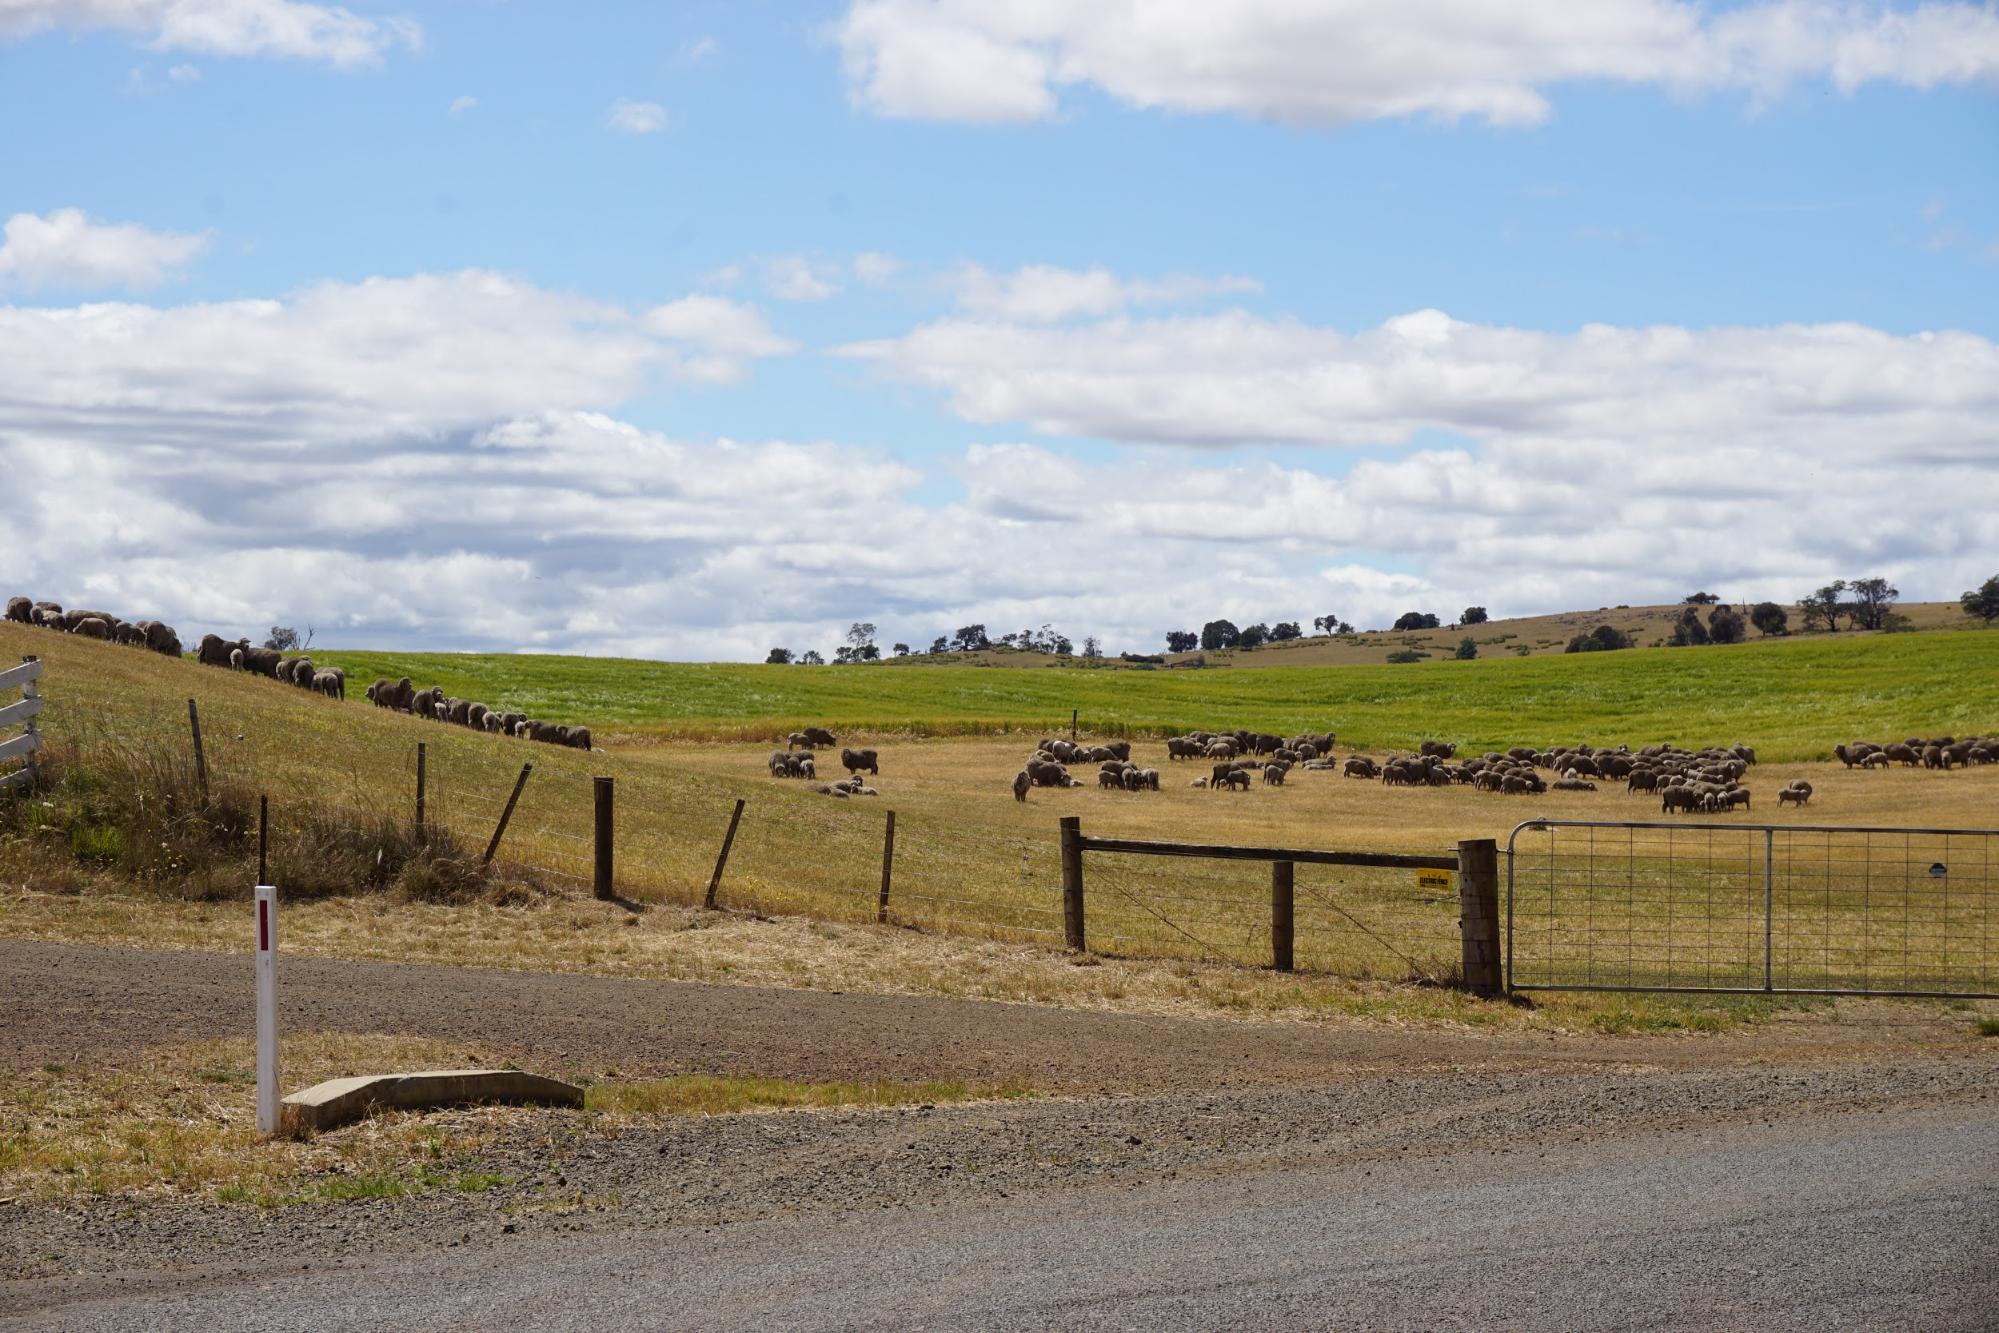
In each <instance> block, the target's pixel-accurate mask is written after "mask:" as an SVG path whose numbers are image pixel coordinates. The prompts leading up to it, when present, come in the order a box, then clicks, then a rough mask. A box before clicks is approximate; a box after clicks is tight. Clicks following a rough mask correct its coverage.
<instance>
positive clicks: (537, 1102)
mask: <svg viewBox="0 0 1999 1333" xmlns="http://www.w3.org/2000/svg"><path fill="white" fill-rule="evenodd" d="M480 1103H488V1104H499V1105H505V1106H568V1107H574V1108H576V1109H578V1110H580V1109H582V1106H583V1089H581V1088H579V1087H576V1086H575V1085H574V1084H570V1083H564V1082H562V1081H560V1080H559V1079H552V1078H544V1077H543V1076H542V1075H540V1074H529V1073H524V1072H522V1071H521V1070H518V1069H428V1070H422V1071H420V1072H417V1073H413V1074H363V1075H360V1076H359V1077H355V1078H333V1079H328V1080H327V1081H326V1082H324V1083H319V1084H315V1085H314V1086H312V1087H310V1088H307V1089H305V1090H304V1091H303V1092H295V1093H293V1094H292V1095H291V1096H289V1097H287V1098H285V1100H284V1104H283V1106H282V1108H281V1110H280V1115H279V1125H278V1128H279V1132H280V1133H283V1134H302V1133H305V1132H307V1131H312V1132H315V1133H316V1132H319V1131H321V1130H327V1129H333V1128H336V1127H337V1126H340V1125H345V1124H347V1123H349V1122H351V1121H355V1120H359V1119H361V1118H362V1117H364V1116H368V1115H372V1114H374V1113H375V1112H376V1111H420V1110H428V1109H430V1108H432V1107H438V1106H468V1105H478V1104H480Z"/></svg>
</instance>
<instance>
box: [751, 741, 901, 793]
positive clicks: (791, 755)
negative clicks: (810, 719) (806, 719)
mask: <svg viewBox="0 0 1999 1333" xmlns="http://www.w3.org/2000/svg"><path fill="white" fill-rule="evenodd" d="M839 743H840V742H839V738H837V737H836V736H834V735H833V733H832V732H830V731H828V730H826V729H825V728H824V727H807V728H806V729H805V730H803V731H794V732H792V733H791V735H790V736H789V737H788V738H787V739H786V741H785V747H784V748H783V749H782V750H772V751H771V752H770V775H771V776H772V777H774V778H805V779H808V780H816V779H817V778H818V776H819V759H818V754H817V747H820V746H825V747H826V748H828V749H831V748H832V747H833V746H835V745H838V744H839ZM840 766H841V767H842V768H845V769H846V770H847V776H846V777H844V778H842V779H841V780H840V781H838V782H816V781H815V782H814V786H813V787H812V790H813V791H815V792H818V793H819V794H820V795H821V796H835V797H848V796H879V795H881V793H880V792H878V791H876V790H875V789H874V788H873V787H870V786H868V785H867V784H865V783H863V782H862V781H861V777H860V775H861V773H862V772H863V771H865V772H866V773H867V774H868V775H869V776H870V777H880V776H881V759H880V756H878V755H877V754H876V753H875V752H874V751H873V750H853V749H843V750H841V751H840Z"/></svg>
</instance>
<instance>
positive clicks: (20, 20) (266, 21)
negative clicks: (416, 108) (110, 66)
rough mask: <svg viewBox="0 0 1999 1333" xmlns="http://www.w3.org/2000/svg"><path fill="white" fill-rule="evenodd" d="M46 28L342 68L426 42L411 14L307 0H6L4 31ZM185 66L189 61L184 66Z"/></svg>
mask: <svg viewBox="0 0 1999 1333" xmlns="http://www.w3.org/2000/svg"><path fill="white" fill-rule="evenodd" d="M47 29H71V30H92V29H104V30H110V31H116V32H124V33H129V34H131V35H133V36H135V37H140V38H142V39H145V40H146V41H147V42H148V44H149V45H151V46H152V47H154V48H155V49H156V50H161V51H199V52H203V53H205V54H208V55H218V56H282V57H290V58H293V59H298V60H316V61H323V62H325V63H326V64H329V65H334V66H336V67H339V68H353V67H357V66H372V65H379V64H381V63H382V58H383V56H385V55H386V54H387V53H388V52H389V51H390V50H391V49H393V48H395V47H397V46H406V47H410V48H416V47H419V46H421V45H422V42H423V30H422V28H420V27H419V26H418V25H417V24H416V23H415V22H413V21H411V20H409V19H406V18H368V17H365V16H363V15H360V14H356V13H354V12H353V11H352V10H349V9H346V8H344V7H342V6H339V5H318V4H308V3H304V0H6V3H4V4H0V39H5V38H20V37H26V36H30V35H32V34H34V33H37V32H42V31H44V30H47ZM180 68H183V69H184V68H189V67H187V66H181V67H180Z"/></svg>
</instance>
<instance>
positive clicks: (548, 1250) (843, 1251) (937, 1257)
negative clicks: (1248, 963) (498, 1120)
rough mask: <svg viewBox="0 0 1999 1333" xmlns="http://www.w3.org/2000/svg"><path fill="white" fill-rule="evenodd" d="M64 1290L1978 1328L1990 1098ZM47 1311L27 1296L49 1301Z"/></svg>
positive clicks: (1026, 1313) (92, 1299) (105, 1312)
mask: <svg viewBox="0 0 1999 1333" xmlns="http://www.w3.org/2000/svg"><path fill="white" fill-rule="evenodd" d="M265 1253H267V1254H268V1255H269V1256H270V1259H271V1261H272V1265H273V1268H274V1269H275V1271H273V1268H266V1269H265V1270H264V1271H263V1272H262V1273H261V1274H259V1273H258V1272H257V1271H256V1269H254V1268H252V1269H250V1270H247V1271H235V1272H215V1273H212V1274H210V1275H208V1276H206V1277H205V1278H203V1279H201V1280H196V1281H191V1282H181V1283H179V1284H177V1285H169V1286H161V1287H155V1288H153V1289H151V1290H133V1291H125V1292H120V1291H118V1290H117V1288H116V1286H115V1284H101V1285H99V1286H98V1287H97V1289H96V1290H94V1291H87V1292H86V1291H76V1292H74V1293H72V1294H71V1295H70V1296H69V1297H68V1298H67V1299H64V1298H61V1297H59V1296H57V1295H56V1293H54V1292H52V1291H48V1290H44V1291H43V1292H41V1293H39V1295H40V1296H42V1297H43V1298H44V1299H41V1300H36V1299H34V1294H30V1293H25V1292H22V1291H20V1290H19V1289H18V1288H17V1289H16V1291H15V1292H14V1294H15V1295H16V1296H22V1295H26V1296H28V1298H29V1299H28V1300H27V1301H26V1302H24V1303H23V1306H22V1308H21V1309H20V1310H19V1312H18V1313H19V1315H20V1317H21V1322H22V1324H23V1326H26V1325H28V1324H33V1325H34V1326H36V1327H40V1328H57V1329H68V1328H74V1329H93V1330H112V1329H148V1330H151V1329H163V1328H200V1329H203V1330H206V1331H209V1333H215V1331H219V1330H231V1329H264V1328H273V1327H307V1326H310V1327H321V1328H335V1329H339V1328H356V1329H359V1328H402V1327H502V1326H511V1327H522V1326H526V1327H535V1328H548V1329H572V1328H573V1329H594V1328H607V1327H615V1328H624V1327H632V1328H638V1327H649V1328H676V1329H677V1328H686V1329H695V1328H699V1329H746V1330H747V1329H772V1328H1108V1329H1126V1328H1130V1329H1180V1328H1188V1329H1197V1328H1218V1327H1250V1326H1254V1327H1258V1328H1326V1327H1358V1328H1402V1327H1411V1328H1415V1327H1420V1328H1479V1329H1488V1328H1562V1329H1573V1330H1584V1329H1630V1328H1744V1329H1756V1330H1759V1331H1774V1330H1788V1329H1798V1330H1812V1331H1813V1333H1822V1331H1823V1330H1832V1329H1875V1328H1887V1327H1894V1328H1899V1329H1962V1330H1971V1329H1989V1328H1991V1327H1992V1326H1993V1317H1994V1311H1996V1310H1999V1270H1995V1268H1994V1265H1993V1263H1992V1260H1993V1258H1994V1257H1995V1254H1999V1116H1995V1114H1994V1108H1993V1107H1992V1104H1991V1103H1990V1102H1989V1101H1986V1100H1983V1099H1982V1098H1975V1097H1974V1098H1970V1099H1964V1098H1959V1099H1954V1100H1949V1101H1945V1102H1943V1103H1932V1104H1929V1105H1921V1106H1909V1105H1904V1106H1899V1107H1895V1108H1893V1110H1892V1112H1890V1111H1889V1109H1888V1108H1886V1107H1875V1108H1869V1109H1865V1110H1855V1109H1848V1110H1845V1111H1838V1112H1831V1113H1827V1112H1820V1111H1813V1112H1809V1113H1806V1114H1803V1115H1799V1116H1796V1117H1787V1118H1783V1119H1781V1120H1777V1121H1774V1122H1773V1121H1768V1120H1752V1121H1749V1122H1747V1123H1741V1122H1738V1123H1733V1124H1725V1125H1706V1126H1702V1127H1700V1128H1695V1129H1680V1130H1670V1131H1665V1132H1661V1133H1654V1134H1646V1135H1640V1136H1634V1137H1610V1138H1605V1137H1602V1136H1597V1135H1587V1136H1582V1141H1581V1142H1574V1141H1571V1142H1567V1143H1561V1142H1543V1143H1542V1144H1541V1145H1539V1146H1538V1147H1535V1148H1533V1149H1531V1150H1522V1151H1515V1152H1511V1153H1495V1152H1491V1151H1471V1152H1458V1153H1450V1154H1427V1155H1420V1156H1415V1157H1409V1156H1404V1155H1401V1154H1397V1155H1395V1156H1392V1157H1388V1158H1385V1159H1384V1158H1381V1157H1362V1158H1360V1159H1358V1160H1354V1161H1347V1162H1340V1163H1336V1164H1332V1165H1323V1164H1312V1163H1284V1164H1266V1165H1264V1166H1262V1167H1259V1168H1255V1169H1249V1170H1238V1171H1230V1172H1222V1173H1207V1172H1203V1173H1196V1174H1194V1175H1192V1176H1189V1177H1186V1178H1173V1177H1170V1176H1169V1177H1167V1178H1155V1179H1152V1180H1147V1181H1134V1182H1131V1183H1128V1184H1124V1185H1122V1186H1121V1187H1120V1186H1112V1185H1108V1184H1103V1185H1099V1186H1097V1187H1094V1188H1068V1189H1060V1190H1052V1191H1036V1192H1030V1193H1027V1194H1023V1195H1010V1194H1006V1193H1004V1192H1000V1193H983V1194H978V1195H976V1196H974V1197H970V1198H945V1199H941V1200H939V1201H938V1202H937V1203H935V1204H934V1205H933V1206H923V1207H915V1208H900V1209H895V1210H892V1211H889V1212H882V1211H879V1210H873V1211H844V1212H807V1213H804V1214H793V1215H777V1216H773V1217H770V1218H768V1219H765V1220H761V1221H750V1222H744V1223H741V1224H737V1225H733V1226H714V1225H709V1226H705V1227H704V1226H699V1225H691V1224H682V1225H677V1226H664V1227H662V1226H658V1225H644V1224H639V1225H630V1226H625V1227H620V1228H618V1229H615V1230H611V1231H608V1232H598V1233H596V1234H591V1235H588V1236H583V1237H577V1236H570V1235H562V1234H556V1233H549V1232H541V1233H538V1234H529V1233H524V1232H513V1233H502V1234H500V1235H497V1236H485V1237H482V1238H481V1239H480V1240H479V1242H477V1243H474V1244H470V1245H458V1246H453V1247H449V1248H431V1249H429V1250H428V1251H424V1252H419V1253H416V1254H413V1255H403V1256H400V1257H396V1258H392V1259H387V1260H377V1261H368V1262H359V1263H348V1262H346V1261H344V1260H333V1261H330V1262H329V1261H322V1262H321V1263H319V1264H318V1265H316V1266H315V1267H314V1268H312V1269H311V1270H309V1271H298V1270H297V1269H296V1268H295V1267H293V1266H289V1265H287V1264H286V1262H285V1260H286V1257H287V1254H288V1252H287V1251H285V1250H283V1249H267V1250H266V1251H265ZM52 1297H53V1298H54V1299H49V1298H52Z"/></svg>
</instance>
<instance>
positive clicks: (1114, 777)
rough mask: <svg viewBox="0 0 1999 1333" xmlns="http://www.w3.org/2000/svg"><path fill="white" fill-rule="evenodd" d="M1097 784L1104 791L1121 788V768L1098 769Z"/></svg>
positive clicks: (1122, 780)
mask: <svg viewBox="0 0 1999 1333" xmlns="http://www.w3.org/2000/svg"><path fill="white" fill-rule="evenodd" d="M1097 786H1098V787H1100V788H1102V789H1103V790H1105V791H1113V790H1117V789H1121V788H1122V787H1123V786H1124V773H1123V771H1122V770H1117V771H1113V770H1111V769H1108V768H1105V769H1100V770H1098V772H1097Z"/></svg>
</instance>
